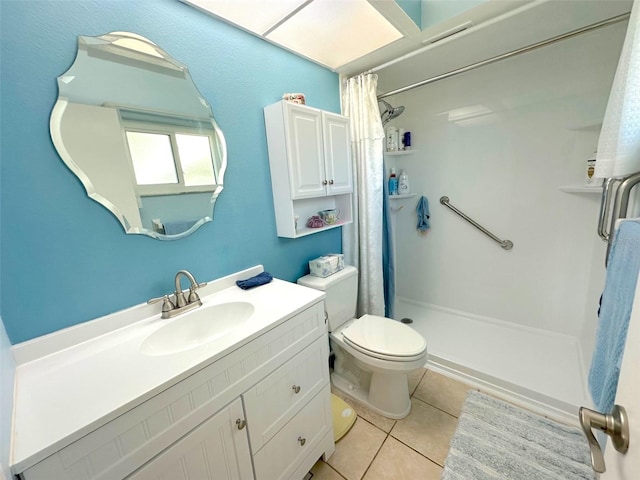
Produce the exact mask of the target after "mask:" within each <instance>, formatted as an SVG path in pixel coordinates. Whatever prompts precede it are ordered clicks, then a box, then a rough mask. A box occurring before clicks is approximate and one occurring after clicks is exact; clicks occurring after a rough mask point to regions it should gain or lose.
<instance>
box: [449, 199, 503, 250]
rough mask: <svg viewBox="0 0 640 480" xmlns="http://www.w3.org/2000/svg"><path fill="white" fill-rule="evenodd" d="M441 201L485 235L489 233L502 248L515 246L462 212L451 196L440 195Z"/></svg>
mask: <svg viewBox="0 0 640 480" xmlns="http://www.w3.org/2000/svg"><path fill="white" fill-rule="evenodd" d="M440 203H441V204H442V205H444V206H445V207H447V208H449V209H450V210H452V211H453V212H455V213H457V214H458V215H460V216H461V217H462V218H464V219H465V220H466V221H467V222H469V223H470V224H471V225H473V226H474V227H476V228H477V229H478V230H480V231H481V232H482V233H484V234H485V235H487V236H488V237H490V238H491V239H492V240H493V241H494V242H496V243H498V244H499V245H500V246H501V247H502V248H504V249H505V250H511V249H512V248H513V242H512V241H511V240H502V239H500V238H498V237H496V236H495V235H494V234H493V233H491V232H490V231H489V230H487V229H486V228H484V227H483V226H482V225H480V224H479V223H478V222H476V221H475V220H473V219H472V218H469V217H468V216H467V215H465V214H464V213H462V212H461V211H460V210H458V209H457V208H456V207H454V206H453V205H451V204H450V203H449V197H446V196H445V197H440Z"/></svg>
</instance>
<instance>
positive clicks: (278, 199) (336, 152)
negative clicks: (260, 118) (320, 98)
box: [264, 100, 353, 238]
mask: <svg viewBox="0 0 640 480" xmlns="http://www.w3.org/2000/svg"><path fill="white" fill-rule="evenodd" d="M264 116H265V126H266V131H267V144H268V150H269V166H270V170H271V185H272V189H273V202H274V207H275V212H276V226H277V231H278V236H281V237H289V238H295V237H298V236H303V235H308V234H310V233H315V232H316V231H320V230H323V229H326V228H334V227H337V226H340V225H344V224H346V223H351V221H352V213H351V211H352V206H351V196H352V192H353V172H352V165H351V142H350V136H349V119H348V118H347V117H344V116H342V115H337V114H335V113H330V112H326V111H323V110H318V109H316V108H312V107H308V106H306V105H299V104H295V103H291V102H287V101H284V100H283V101H280V102H278V103H275V104H273V105H269V106H268V107H265V109H264ZM336 208H337V209H338V210H340V221H339V222H338V223H336V224H333V225H328V226H325V227H324V228H318V229H307V228H306V226H305V224H306V221H307V219H308V218H309V217H310V216H312V215H317V213H318V211H320V210H326V209H336ZM296 219H297V220H298V221H297V228H296Z"/></svg>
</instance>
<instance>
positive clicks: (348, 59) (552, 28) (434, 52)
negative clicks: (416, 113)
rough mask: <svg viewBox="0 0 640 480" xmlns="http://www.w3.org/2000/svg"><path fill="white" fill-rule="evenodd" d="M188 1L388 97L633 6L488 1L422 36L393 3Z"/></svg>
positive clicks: (602, 0)
mask: <svg viewBox="0 0 640 480" xmlns="http://www.w3.org/2000/svg"><path fill="white" fill-rule="evenodd" d="M180 1H182V2H183V3H186V4H189V5H191V6H194V7H196V8H198V9H200V10H202V11H204V12H206V13H208V14H210V15H212V16H214V17H217V18H219V19H221V20H223V21H225V22H228V23H230V24H232V25H234V26H236V27H238V28H241V29H243V30H246V31H248V32H250V33H252V34H254V35H256V36H259V37H261V38H263V39H264V40H266V41H268V42H271V43H274V44H276V45H279V46H281V47H283V48H285V49H287V50H290V51H292V52H293V53H296V54H297V55H300V56H302V57H304V58H307V59H309V60H312V61H314V62H316V63H319V64H320V65H323V66H325V67H327V68H329V69H331V70H333V71H336V72H338V73H341V74H344V75H347V76H350V75H355V74H358V73H361V72H363V71H366V70H370V69H375V70H376V71H378V72H381V73H379V77H380V78H379V82H378V88H379V91H380V92H389V91H392V90H394V89H397V88H402V87H403V86H406V85H409V84H411V83H414V82H418V81H421V80H424V79H425V78H429V77H431V76H435V75H440V74H442V73H445V72H449V71H451V70H455V69H457V68H461V67H463V66H466V65H469V64H471V63H474V62H477V61H480V60H485V59H487V58H491V57H493V56H495V55H500V54H503V53H506V52H508V51H511V50H515V49H517V48H522V47H524V46H527V45H531V44H533V43H536V42H539V41H542V40H546V39H548V38H551V37H554V36H556V35H559V34H561V33H565V32H568V31H572V30H575V29H577V28H581V27H584V26H586V25H590V24H592V23H595V22H598V21H601V20H604V19H607V18H611V17H614V16H616V15H620V14H622V13H627V12H629V11H630V10H631V5H632V0H486V1H484V2H483V3H480V4H477V3H476V2H471V4H475V5H476V6H474V7H472V8H469V9H468V10H466V11H463V12H461V13H459V14H456V15H454V16H453V17H451V18H448V19H446V20H444V21H441V22H438V23H437V24H435V25H432V26H429V27H428V28H425V29H424V30H420V28H418V26H417V25H416V24H415V23H414V22H413V20H411V18H410V17H409V16H408V15H407V14H406V13H405V12H404V10H403V9H402V8H400V6H399V5H398V4H397V3H396V2H395V1H393V0H180ZM430 1H449V2H450V1H456V0H430ZM424 20H425V19H423V22H424ZM387 63H393V65H394V68H392V69H391V68H385V67H386V64H387Z"/></svg>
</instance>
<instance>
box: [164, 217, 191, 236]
mask: <svg viewBox="0 0 640 480" xmlns="http://www.w3.org/2000/svg"><path fill="white" fill-rule="evenodd" d="M197 222H198V220H176V221H175V222H162V225H163V226H164V234H165V235H178V234H180V233H184V232H186V231H187V230H189V229H190V228H191V227H193V226H194V225H195V224H196V223H197Z"/></svg>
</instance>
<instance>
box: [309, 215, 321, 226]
mask: <svg viewBox="0 0 640 480" xmlns="http://www.w3.org/2000/svg"><path fill="white" fill-rule="evenodd" d="M307 227H309V228H321V227H324V221H323V220H322V218H320V217H319V216H318V215H313V216H312V217H309V219H308V220H307Z"/></svg>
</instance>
